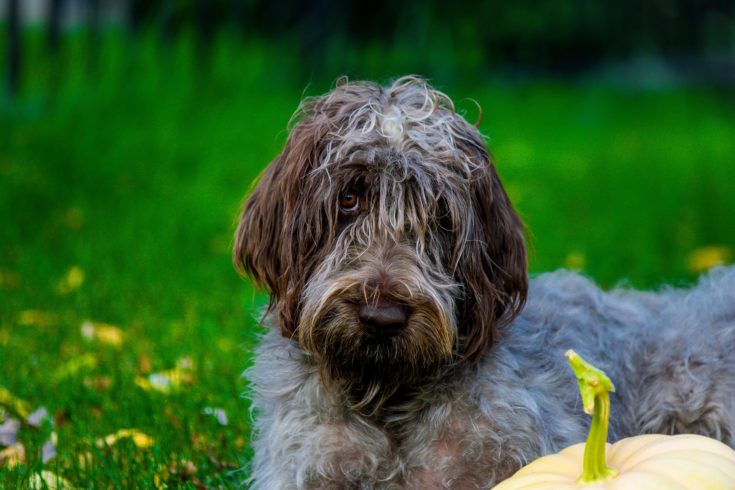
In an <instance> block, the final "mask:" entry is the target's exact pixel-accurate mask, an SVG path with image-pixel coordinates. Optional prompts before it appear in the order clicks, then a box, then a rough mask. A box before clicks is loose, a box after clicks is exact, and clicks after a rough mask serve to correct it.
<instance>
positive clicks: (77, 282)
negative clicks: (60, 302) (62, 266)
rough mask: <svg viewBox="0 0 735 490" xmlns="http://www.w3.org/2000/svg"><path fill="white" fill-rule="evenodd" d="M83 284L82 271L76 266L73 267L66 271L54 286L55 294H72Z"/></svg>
mask: <svg viewBox="0 0 735 490" xmlns="http://www.w3.org/2000/svg"><path fill="white" fill-rule="evenodd" d="M83 283H84V271H83V270H82V268H81V267H79V266H78V265H73V266H71V267H70V268H69V270H68V271H66V274H64V277H62V278H61V279H60V280H59V282H58V283H57V284H56V292H57V293H59V294H61V295H66V294H69V293H73V292H74V291H76V290H77V289H79V288H80V287H81V286H82V284H83Z"/></svg>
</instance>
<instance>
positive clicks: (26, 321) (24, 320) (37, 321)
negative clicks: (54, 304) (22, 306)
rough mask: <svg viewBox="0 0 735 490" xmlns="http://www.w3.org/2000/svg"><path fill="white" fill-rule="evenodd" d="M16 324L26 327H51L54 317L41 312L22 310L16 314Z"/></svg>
mask: <svg viewBox="0 0 735 490" xmlns="http://www.w3.org/2000/svg"><path fill="white" fill-rule="evenodd" d="M18 323H19V324H21V325H25V326H28V327H51V326H53V325H55V324H56V317H55V316H54V315H52V314H51V313H47V312H45V311H41V310H23V311H21V312H20V313H19V314H18Z"/></svg>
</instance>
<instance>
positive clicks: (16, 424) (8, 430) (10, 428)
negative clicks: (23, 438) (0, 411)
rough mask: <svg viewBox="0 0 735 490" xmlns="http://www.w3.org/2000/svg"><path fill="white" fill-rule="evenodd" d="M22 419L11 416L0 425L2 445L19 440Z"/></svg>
mask: <svg viewBox="0 0 735 490" xmlns="http://www.w3.org/2000/svg"><path fill="white" fill-rule="evenodd" d="M19 430H20V420H18V419H13V418H10V419H8V420H6V421H5V422H3V423H2V425H0V445H2V446H12V445H13V444H15V443H16V442H18V431H19Z"/></svg>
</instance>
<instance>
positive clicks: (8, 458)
mask: <svg viewBox="0 0 735 490" xmlns="http://www.w3.org/2000/svg"><path fill="white" fill-rule="evenodd" d="M25 462H26V450H25V447H23V444H21V443H19V442H18V443H16V444H13V445H12V446H10V447H6V448H5V449H3V450H2V451H0V467H3V466H4V467H6V468H13V467H14V466H18V465H20V464H25Z"/></svg>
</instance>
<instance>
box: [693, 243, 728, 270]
mask: <svg viewBox="0 0 735 490" xmlns="http://www.w3.org/2000/svg"><path fill="white" fill-rule="evenodd" d="M730 260H732V250H730V249H729V248H728V247H725V246H722V245H709V246H706V247H699V248H698V249H696V250H694V251H692V252H691V253H690V254H689V256H688V257H687V267H688V268H689V271H690V272H693V273H694V274H699V273H701V272H705V271H707V270H709V269H711V268H712V267H716V266H718V265H724V264H727V263H728V262H730Z"/></svg>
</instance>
